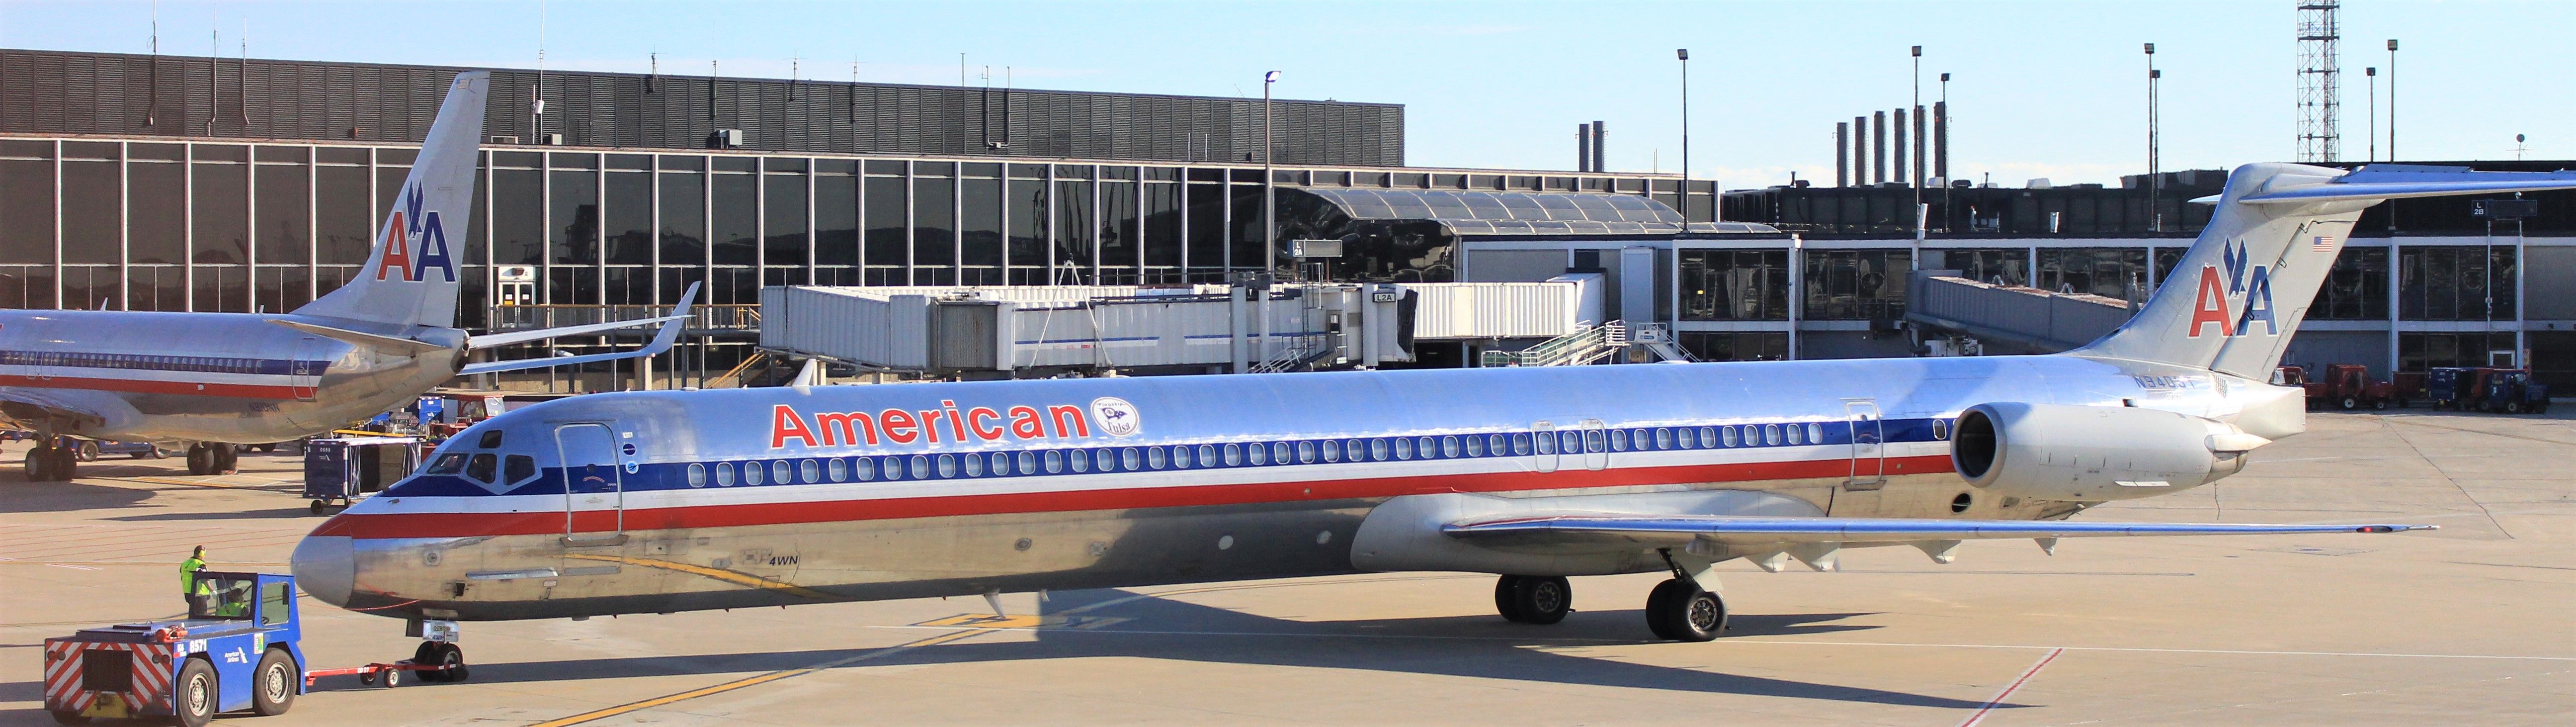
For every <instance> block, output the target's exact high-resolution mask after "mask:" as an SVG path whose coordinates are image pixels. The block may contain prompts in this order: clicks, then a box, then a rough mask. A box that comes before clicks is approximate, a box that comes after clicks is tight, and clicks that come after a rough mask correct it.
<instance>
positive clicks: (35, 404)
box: [0, 386, 134, 433]
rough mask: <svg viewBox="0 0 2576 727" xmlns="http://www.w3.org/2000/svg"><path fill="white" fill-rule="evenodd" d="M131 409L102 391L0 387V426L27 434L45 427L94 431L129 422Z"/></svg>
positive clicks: (131, 406)
mask: <svg viewBox="0 0 2576 727" xmlns="http://www.w3.org/2000/svg"><path fill="white" fill-rule="evenodd" d="M133 414H134V406H133V405H132V404H127V403H126V402H125V400H123V399H119V398H116V397H115V396H114V395H111V394H108V393H106V392H99V391H87V390H81V389H36V388H28V387H20V386H0V423H5V424H7V425H9V428H12V429H24V430H29V431H34V430H39V429H44V428H46V427H45V426H44V425H45V424H46V423H48V422H50V423H52V424H53V425H54V427H53V428H54V429H56V430H57V431H62V432H65V433H70V432H74V431H86V430H92V429H96V428H98V427H100V426H102V425H105V424H107V423H109V422H111V421H123V420H126V419H130V418H131V416H132V415H133Z"/></svg>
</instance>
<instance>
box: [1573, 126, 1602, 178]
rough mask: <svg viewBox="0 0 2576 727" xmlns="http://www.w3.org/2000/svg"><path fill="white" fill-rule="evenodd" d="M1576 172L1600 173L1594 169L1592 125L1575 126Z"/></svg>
mask: <svg viewBox="0 0 2576 727" xmlns="http://www.w3.org/2000/svg"><path fill="white" fill-rule="evenodd" d="M1574 171H1578V172H1598V171H1601V170H1599V169H1594V168H1592V125H1591V124H1575V125H1574Z"/></svg>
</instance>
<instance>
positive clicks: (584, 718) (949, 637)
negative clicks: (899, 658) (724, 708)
mask: <svg viewBox="0 0 2576 727" xmlns="http://www.w3.org/2000/svg"><path fill="white" fill-rule="evenodd" d="M988 633H992V630H990V629H967V630H963V631H951V632H948V633H944V634H940V635H937V636H932V637H929V638H925V639H921V640H918V641H912V642H909V643H904V644H898V645H895V646H889V647H885V648H882V649H877V650H874V651H870V652H868V653H865V654H860V655H858V656H853V657H849V658H846V659H838V660H834V661H828V662H824V663H821V664H816V665H813V666H809V667H803V668H798V669H781V670H778V671H773V672H770V673H767V674H761V675H758V676H751V677H744V678H741V679H736V680H733V681H729V682H725V683H723V684H717V685H714V686H708V687H699V688H697V689H691V690H689V691H685V692H678V693H674V694H665V695H662V696H659V697H654V698H652V699H646V700H643V701H637V702H627V703H625V704H620V705H617V706H614V707H609V708H606V709H597V710H592V711H588V712H583V713H581V714H576V715H573V716H570V717H565V718H562V719H557V720H550V721H545V722H538V723H536V724H535V725H533V726H532V727H565V726H566V725H576V724H581V723H583V722H590V721H594V720H600V719H606V718H609V717H615V716H617V715H621V714H626V713H628V712H634V711H638V710H646V709H652V708H654V707H660V706H663V705H667V704H672V703H675V702H684V701H688V700H691V699H696V698H699V697H704V696H707V695H710V694H722V693H725V692H730V691H733V690H736V689H741V688H743V687H749V686H756V685H760V684H767V683H770V682H774V681H778V680H781V679H792V678H795V677H800V676H804V675H807V674H812V673H814V672H818V671H828V670H831V669H837V668H840V667H844V666H849V665H851V664H856V663H859V662H862V661H867V660H869V659H875V658H878V657H884V656H893V655H895V654H900V653H903V652H906V651H911V650H913V649H918V648H921V647H925V646H937V645H940V644H945V643H948V642H951V641H956V640H959V639H964V638H967V637H970V636H979V635H983V634H988Z"/></svg>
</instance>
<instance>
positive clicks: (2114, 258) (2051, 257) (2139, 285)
mask: <svg viewBox="0 0 2576 727" xmlns="http://www.w3.org/2000/svg"><path fill="white" fill-rule="evenodd" d="M2034 287H2037V288H2039V289H2042V290H2047V291H2051V292H2057V293H2085V294H2090V295H2098V296H2102V297H2105V298H2112V299H2115V300H2145V299H2146V294H2147V292H2148V290H2149V288H2148V287H2147V251H2146V249H2145V248H2134V247H2133V248H2108V247H2043V248H2040V249H2039V284H2038V285H2037V286H2034Z"/></svg>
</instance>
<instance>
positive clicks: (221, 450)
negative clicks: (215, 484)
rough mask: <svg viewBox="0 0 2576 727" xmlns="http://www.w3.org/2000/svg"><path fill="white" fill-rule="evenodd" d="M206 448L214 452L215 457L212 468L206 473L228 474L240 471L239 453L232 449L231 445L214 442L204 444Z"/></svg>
mask: <svg viewBox="0 0 2576 727" xmlns="http://www.w3.org/2000/svg"><path fill="white" fill-rule="evenodd" d="M206 448H207V450H208V451H211V452H213V453H214V459H215V466H214V468H213V470H212V471H210V472H208V473H207V474H217V475H229V474H235V473H238V472H241V455H240V454H238V453H235V452H234V451H233V446H232V445H229V444H222V443H216V444H209V445H206Z"/></svg>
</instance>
